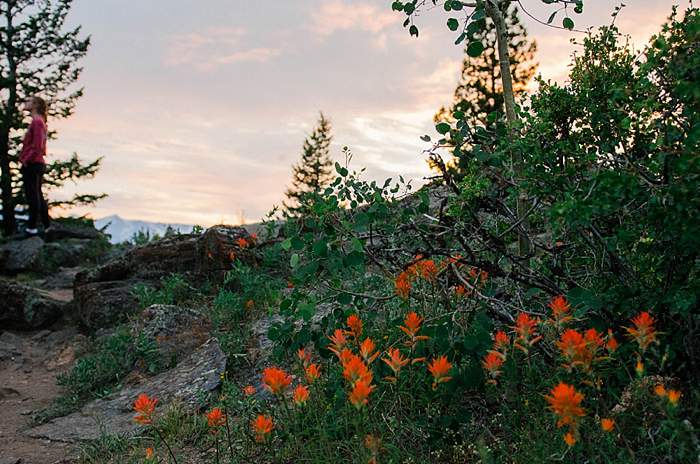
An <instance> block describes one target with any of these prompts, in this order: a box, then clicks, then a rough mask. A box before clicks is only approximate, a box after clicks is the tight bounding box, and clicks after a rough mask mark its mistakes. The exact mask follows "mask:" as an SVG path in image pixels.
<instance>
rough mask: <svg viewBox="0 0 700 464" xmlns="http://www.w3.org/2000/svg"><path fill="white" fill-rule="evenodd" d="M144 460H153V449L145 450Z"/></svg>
mask: <svg viewBox="0 0 700 464" xmlns="http://www.w3.org/2000/svg"><path fill="white" fill-rule="evenodd" d="M146 459H153V448H146Z"/></svg>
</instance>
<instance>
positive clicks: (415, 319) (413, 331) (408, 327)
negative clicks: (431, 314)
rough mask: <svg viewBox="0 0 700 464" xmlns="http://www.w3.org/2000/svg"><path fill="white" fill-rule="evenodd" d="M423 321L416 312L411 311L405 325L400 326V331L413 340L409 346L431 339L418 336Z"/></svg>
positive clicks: (404, 321) (409, 342)
mask: <svg viewBox="0 0 700 464" xmlns="http://www.w3.org/2000/svg"><path fill="white" fill-rule="evenodd" d="M423 320H424V319H423V318H422V317H420V316H419V315H418V314H416V312H415V311H411V312H410V313H408V314H407V315H406V318H405V319H404V320H403V323H404V325H402V326H399V329H401V330H402V331H403V332H404V333H405V334H406V335H408V336H409V337H410V338H411V339H410V340H409V341H408V343H407V344H408V345H409V346H412V345H415V344H416V342H418V341H419V340H427V339H428V338H429V337H427V336H425V335H418V331H419V330H420V329H421V324H423Z"/></svg>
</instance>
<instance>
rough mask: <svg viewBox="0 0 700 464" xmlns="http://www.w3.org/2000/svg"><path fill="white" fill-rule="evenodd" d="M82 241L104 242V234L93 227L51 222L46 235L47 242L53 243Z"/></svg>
mask: <svg viewBox="0 0 700 464" xmlns="http://www.w3.org/2000/svg"><path fill="white" fill-rule="evenodd" d="M71 238H72V239H83V240H106V239H107V237H106V236H105V234H103V233H102V232H100V231H99V230H97V229H95V228H94V227H91V226H87V225H79V224H67V223H64V222H58V221H53V222H52V223H51V227H50V228H49V231H48V232H47V233H46V241H47V242H55V241H57V240H65V239H71Z"/></svg>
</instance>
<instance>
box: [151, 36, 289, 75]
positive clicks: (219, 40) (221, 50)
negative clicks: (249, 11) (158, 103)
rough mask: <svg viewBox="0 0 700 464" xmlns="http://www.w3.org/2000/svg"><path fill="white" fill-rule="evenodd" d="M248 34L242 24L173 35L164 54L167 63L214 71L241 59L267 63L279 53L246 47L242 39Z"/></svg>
mask: <svg viewBox="0 0 700 464" xmlns="http://www.w3.org/2000/svg"><path fill="white" fill-rule="evenodd" d="M246 34H247V31H246V29H244V28H241V27H236V28H222V27H212V28H209V29H207V30H206V31H204V32H191V33H187V34H180V35H176V36H173V37H171V38H170V39H169V40H168V42H169V43H168V48H167V51H166V55H165V64H166V65H168V66H181V65H191V66H194V67H195V68H196V69H197V70H199V71H212V70H214V69H216V68H218V67H220V66H223V65H226V64H232V63H239V62H256V63H266V62H268V61H270V59H272V58H274V57H276V56H278V55H279V54H280V50H279V49H277V48H265V47H254V48H245V47H244V46H243V45H242V44H241V42H242V39H243V38H244V37H245V35H246Z"/></svg>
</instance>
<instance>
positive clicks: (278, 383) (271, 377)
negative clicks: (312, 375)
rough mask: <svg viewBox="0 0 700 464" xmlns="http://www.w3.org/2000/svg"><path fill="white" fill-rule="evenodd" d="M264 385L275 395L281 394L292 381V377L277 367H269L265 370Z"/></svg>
mask: <svg viewBox="0 0 700 464" xmlns="http://www.w3.org/2000/svg"><path fill="white" fill-rule="evenodd" d="M262 382H263V384H264V387H265V388H267V389H268V390H270V392H272V393H273V394H275V395H281V394H282V393H284V391H285V390H286V389H287V387H289V385H290V384H291V383H292V377H291V376H290V375H288V374H287V373H286V372H284V371H283V370H282V369H279V368H277V367H268V368H266V369H265V370H264V371H263V376H262Z"/></svg>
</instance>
